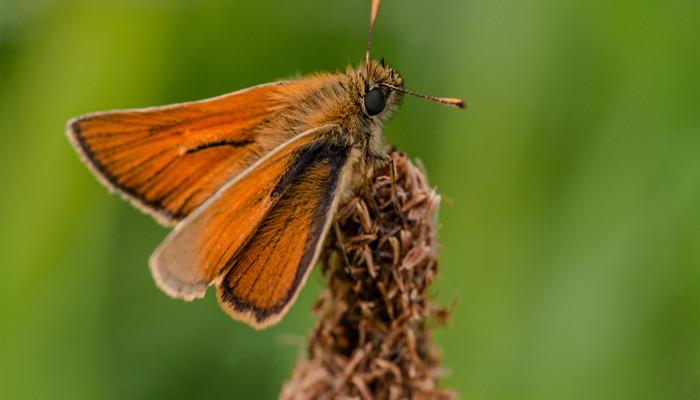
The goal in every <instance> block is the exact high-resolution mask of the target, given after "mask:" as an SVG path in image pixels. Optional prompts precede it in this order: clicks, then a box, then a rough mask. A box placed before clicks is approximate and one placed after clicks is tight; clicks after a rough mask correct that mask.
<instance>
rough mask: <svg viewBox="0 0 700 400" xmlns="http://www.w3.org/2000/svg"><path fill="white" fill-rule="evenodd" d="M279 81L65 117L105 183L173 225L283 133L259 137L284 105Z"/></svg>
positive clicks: (72, 137)
mask: <svg viewBox="0 0 700 400" xmlns="http://www.w3.org/2000/svg"><path fill="white" fill-rule="evenodd" d="M296 84H298V82H294V81H292V82H279V83H273V84H267V85H261V86H255V87H252V88H249V89H245V90H241V91H238V92H234V93H230V94H227V95H223V96H219V97H215V98H212V99H208V100H202V101H196V102H189V103H182V104H175V105H171V106H165V107H154V108H145V109H136V110H119V111H112V112H105V113H95V114H88V115H85V116H82V117H78V118H75V119H73V120H71V121H69V122H68V125H67V127H66V132H67V135H68V137H69V138H70V140H71V142H72V143H73V145H74V146H75V148H76V150H77V151H78V153H79V154H80V155H81V157H82V158H83V160H84V161H86V163H87V164H88V165H89V166H90V167H91V169H92V170H93V172H94V173H95V174H96V175H97V176H98V178H100V180H101V181H102V182H103V183H104V184H105V185H106V186H107V187H108V188H110V189H112V190H115V191H117V192H119V193H120V194H122V195H123V196H124V197H126V198H127V199H129V200H130V201H131V202H132V203H134V204H135V205H136V206H138V207H139V208H140V209H142V210H143V211H145V212H146V213H149V214H151V215H153V216H154V217H155V218H156V219H157V220H158V221H159V222H161V223H163V224H165V225H174V224H175V223H177V222H178V221H179V220H181V219H182V218H184V217H186V216H187V215H188V214H190V213H191V212H192V211H193V210H195V209H196V208H197V207H199V206H200V205H201V204H202V203H203V202H204V201H206V200H207V199H208V198H209V197H211V196H212V195H213V194H214V193H215V192H216V191H217V190H218V189H219V188H221V187H222V186H223V185H224V184H225V183H226V182H228V181H230V180H231V179H232V178H234V177H235V176H237V175H238V174H240V173H241V172H243V171H244V170H245V169H246V168H247V167H248V166H250V165H251V164H252V163H254V162H255V161H256V160H257V159H259V158H260V157H261V156H262V155H264V154H266V153H267V152H269V151H271V150H272V149H273V148H274V147H276V146H277V145H279V144H281V143H284V142H285V141H286V140H288V139H289V138H290V137H289V136H285V135H287V133H284V132H281V134H280V137H276V138H270V137H266V138H262V139H263V140H261V138H260V137H259V136H260V134H261V133H260V132H261V128H262V127H264V125H265V124H266V123H267V122H268V121H269V120H270V119H272V118H273V117H274V114H275V112H276V111H278V110H279V109H280V108H281V107H282V106H283V104H282V103H281V100H280V99H281V97H280V96H278V94H279V92H280V90H282V89H284V88H289V87H290V86H291V85H296Z"/></svg>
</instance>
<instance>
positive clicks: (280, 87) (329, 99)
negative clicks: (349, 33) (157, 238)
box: [66, 0, 465, 329]
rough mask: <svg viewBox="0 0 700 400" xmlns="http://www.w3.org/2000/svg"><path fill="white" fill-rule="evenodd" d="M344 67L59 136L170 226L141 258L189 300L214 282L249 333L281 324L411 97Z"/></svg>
mask: <svg viewBox="0 0 700 400" xmlns="http://www.w3.org/2000/svg"><path fill="white" fill-rule="evenodd" d="M379 3H380V2H379V0H373V1H372V3H371V14H370V26H369V32H368V35H367V48H366V52H365V58H364V62H362V63H361V64H360V65H359V66H358V67H356V68H353V67H348V68H347V70H346V71H345V72H337V73H316V74H313V75H310V76H307V77H304V78H300V79H295V80H289V81H282V82H275V83H269V84H264V85H260V86H254V87H251V88H248V89H244V90H240V91H237V92H234V93H230V94H226V95H223V96H219V97H214V98H211V99H207V100H201V101H195V102H187V103H181V104H174V105H168V106H164V107H153V108H143V109H132V110H117V111H109V112H98V113H93V114H87V115H83V116H80V117H77V118H74V119H72V120H70V121H68V123H67V127H66V133H67V136H68V138H69V140H70V142H71V143H72V144H73V146H74V147H75V149H76V151H77V153H78V154H79V156H80V157H81V158H82V160H83V161H84V162H85V163H86V164H87V165H88V167H89V168H90V169H91V170H92V172H93V173H94V174H95V175H96V176H97V178H98V179H99V181H101V182H102V183H103V184H104V185H105V186H106V187H107V188H109V189H110V190H112V191H114V192H117V193H119V194H120V195H122V196H123V197H124V198H125V199H127V200H129V201H130V202H131V203H132V204H133V205H135V206H136V207H138V208H139V209H141V210H142V211H144V212H145V213H147V214H150V215H151V216H153V217H154V218H155V219H156V220H157V221H158V222H160V223H162V224H164V225H166V226H174V229H173V230H172V232H171V233H170V234H169V236H168V237H167V238H166V239H165V241H164V242H163V243H162V244H161V245H160V246H159V247H158V248H157V249H156V251H155V252H154V253H153V255H152V256H151V258H150V260H149V266H150V269H151V272H152V275H153V277H154V279H155V282H156V284H157V286H158V287H159V288H160V289H162V290H163V291H164V292H165V293H167V294H168V295H170V296H172V297H175V298H180V299H184V300H193V299H196V298H202V297H204V294H205V292H206V291H207V288H208V287H209V286H211V285H215V286H216V288H217V299H218V302H219V304H220V306H221V307H222V308H223V310H225V311H226V312H227V313H228V314H229V315H230V316H231V317H232V318H234V319H237V320H240V321H243V322H246V323H248V324H249V325H251V326H253V327H254V328H258V329H261V328H265V327H268V326H270V325H273V324H275V323H276V322H278V321H279V320H280V319H281V318H282V317H283V316H284V315H285V313H286V312H287V310H288V309H289V307H290V306H291V305H292V304H293V303H294V301H295V299H296V297H297V296H298V294H299V290H300V288H301V287H302V286H303V285H304V282H305V281H306V279H307V277H308V276H309V272H310V271H311V269H312V267H313V265H314V264H315V263H316V261H317V259H318V258H319V253H320V251H321V247H322V245H323V241H324V238H325V236H326V234H327V232H328V230H329V226H330V224H331V222H332V220H333V215H334V212H335V210H336V207H337V205H338V203H339V201H340V200H341V199H342V197H343V196H345V195H347V193H349V192H351V191H352V189H353V188H356V187H357V186H358V185H361V184H363V182H365V181H366V179H367V176H368V175H369V174H370V173H371V171H372V170H373V169H374V168H376V167H378V166H381V165H384V164H386V163H387V162H388V161H389V159H388V157H387V156H386V155H385V153H384V152H383V150H382V147H383V134H382V124H383V123H384V122H385V121H386V120H387V118H388V117H389V116H390V115H391V113H392V112H393V111H394V110H395V109H396V108H397V106H398V104H399V101H400V100H401V97H402V96H403V95H404V94H410V95H414V96H418V97H422V98H425V99H428V100H432V101H436V102H439V103H443V104H447V105H451V106H454V107H458V108H464V107H465V105H464V102H463V101H462V100H459V99H449V98H437V97H431V96H425V95H421V94H418V93H415V92H412V91H409V90H407V89H405V88H404V86H403V79H402V77H401V76H400V75H399V74H398V73H397V72H396V71H395V70H393V69H392V68H391V67H389V66H387V65H386V63H385V62H384V60H383V59H382V60H381V61H380V62H377V61H375V60H372V59H371V58H370V48H371V39H372V30H373V27H374V21H375V19H376V16H377V11H378V9H379Z"/></svg>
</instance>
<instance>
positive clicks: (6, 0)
mask: <svg viewBox="0 0 700 400" xmlns="http://www.w3.org/2000/svg"><path fill="white" fill-rule="evenodd" d="M0 7H1V8H0V146H1V147H0V157H1V159H0V163H1V164H0V165H1V166H2V169H1V170H0V174H1V175H0V178H1V179H0V182H2V189H0V193H1V195H0V201H1V202H2V203H1V207H0V217H1V220H2V228H1V230H0V235H1V237H0V244H1V246H2V247H1V248H0V260H1V266H0V268H1V271H2V272H1V274H2V275H1V276H0V284H1V287H0V296H2V297H1V298H2V303H1V304H0V306H1V309H0V311H1V316H2V317H1V318H2V319H1V325H0V328H1V336H0V397H1V398H3V399H24V398H32V399H63V398H66V399H96V398H100V399H155V398H164V399H165V398H210V399H215V398H221V399H238V398H250V399H253V398H274V397H275V396H276V394H277V393H278V390H279V387H280V385H281V384H282V382H283V381H284V380H285V378H286V377H287V376H288V374H289V373H290V371H291V368H292V365H293V362H294V360H295V359H296V357H298V356H299V355H300V354H302V353H303V343H304V335H305V333H306V332H307V331H308V330H309V329H310V327H311V326H312V324H313V318H312V317H311V316H310V315H309V309H310V307H311V305H312V302H313V301H314V299H315V297H316V296H317V295H318V293H319V291H320V287H321V284H322V280H321V279H320V276H319V274H318V273H316V274H314V276H313V277H312V278H311V279H310V282H309V284H308V285H307V286H306V288H305V289H304V290H303V293H302V295H301V297H300V300H299V301H298V303H297V304H296V306H295V307H293V308H292V310H291V312H290V313H289V315H288V316H287V318H286V319H284V321H283V322H282V323H281V324H279V325H278V326H276V327H274V328H272V329H269V330H266V331H263V332H255V331H253V330H252V329H250V328H248V327H246V326H244V325H242V324H240V323H236V322H232V321H231V320H229V319H228V317H226V316H225V315H224V314H223V313H222V312H221V311H219V309H218V307H217V306H216V304H215V300H214V298H213V296H211V294H210V295H209V296H208V298H207V299H205V300H204V301H199V302H193V303H184V302H179V301H175V300H171V299H169V298H168V297H166V296H165V295H164V294H162V293H161V292H159V291H158V289H157V288H156V287H155V285H154V284H153V282H152V280H151V277H150V275H149V272H148V268H147V266H146V262H147V259H148V256H149V254H150V252H151V251H152V250H153V249H154V248H155V246H156V245H157V244H158V243H159V241H160V240H161V239H162V238H163V237H164V236H165V235H166V233H167V231H166V230H165V229H164V228H161V227H159V226H157V225H156V224H155V223H154V222H153V221H151V220H150V219H149V218H148V217H146V216H144V215H142V214H140V213H139V212H137V211H135V210H133V209H132V208H131V207H130V206H129V205H128V204H127V203H125V202H123V201H121V200H120V199H118V198H117V197H116V196H109V195H108V194H107V192H106V190H105V189H104V188H103V187H102V186H101V185H99V184H98V183H97V182H96V180H95V179H94V177H92V176H91V175H90V174H89V172H88V170H87V169H86V168H85V166H83V165H82V164H81V163H80V161H79V160H78V158H77V157H76V154H75V153H74V152H73V150H72V149H71V148H70V146H69V144H68V142H67V140H66V139H65V137H64V135H63V126H64V123H65V121H66V120H67V119H68V118H69V117H71V116H75V115H78V114H81V113H85V112H90V111H97V110H106V109H112V108H124V107H141V106H151V105H161V104H167V103H173V102H179V101H185V100H194V99H200V98H205V97H209V96H214V95H219V94H222V93H225V92H229V91H233V90H236V89H240V88H244V87H247V86H250V85H254V84H258V83H263V82H268V81H273V80H277V79H279V78H285V77H289V76H292V75H294V74H305V73H310V72H313V71H316V70H335V69H336V68H340V69H343V68H344V67H345V65H346V64H347V63H348V62H351V63H357V62H359V61H360V60H361V58H362V54H363V49H364V40H365V34H366V25H367V19H368V10H369V5H368V1H357V0H355V1H349V0H348V1H334V2H325V1H321V0H304V1H294V2H288V1H278V2H262V1H252V0H248V1H220V2H214V1H194V0H192V1H185V0H180V1H162V0H144V1H137V0H124V1H97V0H95V1H87V0H86V1H57V0H41V1H31V2H30V1H22V0H2V2H1V3H0ZM698 21H700V3H699V2H697V1H695V0H671V1H645V0H642V1H604V0H591V1H555V0H539V1H532V0H526V1H517V0H505V1H485V0H473V1H457V0H453V1H440V2H430V3H428V2H424V1H419V0H402V1H398V0H385V1H384V4H383V5H382V9H381V11H380V13H379V19H378V23H377V28H376V35H375V41H374V55H375V56H376V57H379V56H385V57H386V59H387V61H388V62H389V63H390V64H392V65H394V66H396V67H397V68H398V69H399V70H400V71H401V72H402V74H403V75H404V77H405V79H406V82H407V86H408V87H410V88H413V89H416V90H419V91H423V92H425V93H428V94H435V95H443V96H461V97H464V98H465V99H466V100H467V102H468V103H469V106H470V108H469V110H468V111H466V112H459V111H456V110H453V109H449V108H447V107H442V106H439V105H435V104H431V103H427V102H423V101H420V100H417V99H413V98H407V99H405V101H404V106H403V108H402V110H401V111H400V112H399V113H398V114H397V115H396V116H395V117H394V118H393V119H392V121H391V122H390V123H389V124H388V126H387V127H386V130H385V132H386V134H387V136H388V138H389V140H390V141H391V142H393V143H395V144H396V145H398V146H399V147H400V148H402V149H404V150H406V151H407V152H408V153H409V154H411V155H412V156H413V157H417V158H420V159H422V160H423V162H424V164H425V165H426V166H427V169H428V171H429V173H430V176H431V180H432V183H433V184H435V185H437V186H438V188H439V189H440V191H441V193H442V194H443V196H444V199H445V201H444V204H443V207H442V210H441V215H440V221H441V238H442V241H443V243H444V247H443V249H442V254H443V258H442V276H441V279H440V280H439V281H438V282H437V283H436V284H435V287H434V289H435V293H436V295H437V298H438V299H439V300H440V301H441V302H442V303H443V304H447V303H450V302H451V301H452V300H453V299H455V298H457V299H458V304H457V307H456V308H455V311H454V313H453V315H452V323H451V325H450V326H449V327H448V328H446V329H442V330H440V331H438V333H437V334H436V341H437V342H438V344H439V346H440V347H441V348H442V350H443V353H444V363H445V366H446V367H447V368H448V369H449V370H450V373H451V374H450V376H449V378H447V379H445V380H444V385H445V386H448V387H452V388H455V389H456V390H457V391H458V392H459V393H460V394H461V396H462V398H464V399H473V398H478V399H512V398H518V399H632V398H634V399H693V398H697V396H698V393H700V30H699V29H698Z"/></svg>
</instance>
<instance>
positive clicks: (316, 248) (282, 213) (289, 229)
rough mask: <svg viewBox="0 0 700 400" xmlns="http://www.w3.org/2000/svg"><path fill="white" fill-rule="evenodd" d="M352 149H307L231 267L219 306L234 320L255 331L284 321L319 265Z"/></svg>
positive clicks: (314, 145)
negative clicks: (254, 328)
mask: <svg viewBox="0 0 700 400" xmlns="http://www.w3.org/2000/svg"><path fill="white" fill-rule="evenodd" d="M349 158H350V149H349V148H348V147H343V146H336V145H334V144H332V143H329V142H321V141H320V142H314V143H311V144H310V145H307V146H306V147H305V148H304V149H303V153H301V154H300V155H299V156H298V158H297V160H295V164H294V166H293V167H292V168H293V169H292V170H290V173H289V174H288V176H287V177H285V178H283V179H282V180H280V182H279V184H278V188H277V189H278V190H280V191H283V193H284V194H283V195H282V196H281V197H280V199H279V200H278V201H277V202H276V203H275V204H274V205H273V206H272V207H271V209H270V211H269V212H268V213H267V215H266V216H265V218H264V219H263V220H262V221H261V223H260V225H259V226H258V227H257V229H256V230H255V232H254V233H253V234H252V236H251V237H250V238H249V240H248V241H247V242H246V244H245V245H244V246H243V247H241V248H240V249H239V251H238V252H236V254H235V255H234V256H233V257H232V258H231V259H230V260H229V261H228V263H227V269H226V270H225V273H224V275H223V276H222V277H221V279H220V280H219V282H218V285H217V286H218V300H219V304H220V305H221V307H222V308H223V309H224V310H225V311H226V312H227V313H228V314H229V315H230V316H231V317H233V318H235V319H238V320H242V321H244V322H246V323H248V324H250V325H252V326H254V327H256V328H264V327H267V326H269V325H272V324H274V323H276V322H277V321H279V319H280V318H282V316H283V315H284V314H285V313H286V311H287V309H288V308H289V306H291V304H292V303H293V302H294V300H295V299H296V297H297V295H298V293H299V289H300V288H301V287H302V286H303V285H304V283H305V281H306V278H307V276H308V274H309V272H310V271H311V268H312V267H313V265H314V264H315V263H316V261H317V258H318V255H319V252H320V249H321V246H322V245H323V239H324V237H325V235H326V232H327V230H328V226H329V224H330V222H331V220H332V217H333V213H334V211H335V207H336V203H337V201H338V198H339V196H340V193H341V192H342V191H343V190H344V186H345V184H344V182H345V177H346V176H347V172H348V170H349V168H350V164H351V162H350V159H349Z"/></svg>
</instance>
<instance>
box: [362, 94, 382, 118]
mask: <svg viewBox="0 0 700 400" xmlns="http://www.w3.org/2000/svg"><path fill="white" fill-rule="evenodd" d="M385 104H386V102H385V100H384V93H383V92H382V91H381V90H379V89H378V88H374V89H372V90H370V91H369V92H367V94H366V95H365V110H366V111H367V114H368V115H369V116H372V115H377V114H379V113H380V112H382V110H384V105H385Z"/></svg>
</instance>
